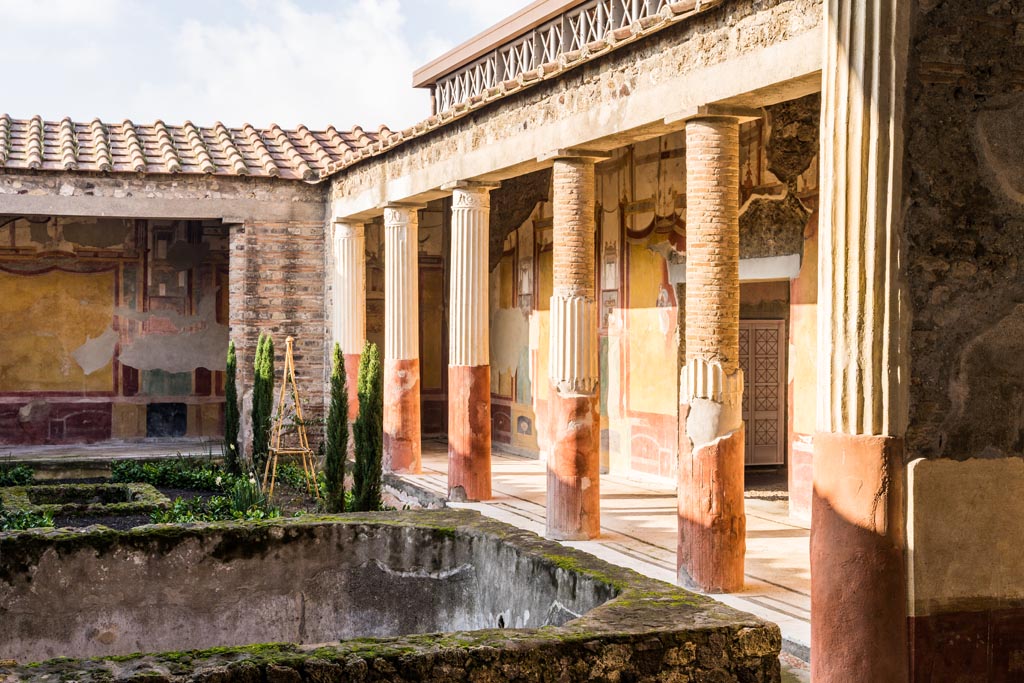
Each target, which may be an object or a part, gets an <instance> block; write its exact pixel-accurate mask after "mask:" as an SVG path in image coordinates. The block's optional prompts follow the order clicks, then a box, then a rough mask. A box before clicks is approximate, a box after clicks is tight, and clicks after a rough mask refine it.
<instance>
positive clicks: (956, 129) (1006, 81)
mask: <svg viewBox="0 0 1024 683" xmlns="http://www.w3.org/2000/svg"><path fill="white" fill-rule="evenodd" d="M923 4H924V5H925V7H923V8H922V9H920V10H919V11H918V16H917V22H918V29H917V34H916V36H915V38H914V42H913V43H912V46H911V60H912V61H911V64H910V76H909V81H910V83H909V93H908V104H907V113H908V121H907V136H908V137H907V156H908V161H909V165H910V167H911V169H912V173H911V174H910V176H909V182H908V186H907V191H908V194H909V200H910V207H909V211H908V213H907V223H906V226H907V236H908V238H909V243H910V246H909V259H908V263H909V267H908V271H909V279H910V283H909V284H910V294H911V299H912V307H913V317H914V319H913V330H912V334H911V359H912V361H911V362H912V382H911V388H910V394H911V416H910V422H911V425H910V430H909V434H908V451H909V453H910V455H912V456H925V457H934V456H941V457H948V458H955V459H965V458H970V457H975V456H1005V455H1021V454H1024V278H1022V277H1021V273H1022V267H1024V153H1022V152H1021V143H1020V133H1021V129H1020V121H1021V120H1022V119H1024V6H1022V4H1021V3H1020V2H1005V1H1002V2H992V1H990V0H974V1H971V2H966V3H965V2H952V1H951V0H946V1H939V2H935V1H933V2H928V3H923Z"/></svg>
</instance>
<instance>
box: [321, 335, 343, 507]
mask: <svg viewBox="0 0 1024 683" xmlns="http://www.w3.org/2000/svg"><path fill="white" fill-rule="evenodd" d="M347 452H348V387H347V386H346V382H345V359H344V357H343V356H342V355H341V347H340V346H339V345H338V344H337V343H335V344H334V352H333V353H332V354H331V403H330V406H329V407H328V410H327V430H326V434H325V442H324V455H325V458H324V473H325V475H326V480H327V501H326V503H327V511H328V512H344V511H345V457H346V455H347Z"/></svg>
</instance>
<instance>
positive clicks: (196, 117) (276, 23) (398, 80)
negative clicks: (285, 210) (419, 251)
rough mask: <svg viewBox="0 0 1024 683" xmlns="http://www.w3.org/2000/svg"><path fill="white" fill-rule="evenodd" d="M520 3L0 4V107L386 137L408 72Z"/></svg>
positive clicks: (70, 0) (413, 93) (75, 0)
mask: <svg viewBox="0 0 1024 683" xmlns="http://www.w3.org/2000/svg"><path fill="white" fill-rule="evenodd" d="M528 1H529V0H0V46H3V54H4V60H3V61H4V68H3V70H2V75H0V113H4V112H6V113H8V114H10V115H11V116H12V117H15V118H29V117H32V116H34V115H36V114H39V115H41V116H42V117H43V118H44V119H46V120H60V119H62V118H64V117H65V116H70V117H71V118H72V119H75V120H85V121H89V120H92V119H93V118H95V117H97V116H98V117H100V118H101V119H102V120H104V121H110V122H120V121H122V120H124V119H126V118H128V119H132V120H133V121H135V122H136V123H150V122H152V121H154V120H156V119H162V120H163V121H164V122H166V123H168V124H172V123H174V124H177V123H182V122H183V121H185V120H190V121H192V122H193V123H195V124H197V125H204V126H205V125H211V124H213V123H214V122H216V121H222V122H223V123H225V124H227V125H229V126H236V125H240V124H241V123H243V122H244V123H252V124H253V125H255V126H257V127H263V126H266V125H268V124H270V123H277V124H279V125H281V126H283V127H286V128H289V127H294V126H296V125H297V124H299V123H304V124H306V125H307V126H309V127H310V128H312V129H314V130H316V129H322V128H323V127H325V126H327V125H329V124H333V125H335V126H336V127H338V128H339V129H348V128H351V127H352V126H353V125H356V124H358V125H360V126H362V127H363V128H365V129H368V130H376V129H377V127H378V126H379V125H380V124H382V123H383V124H386V125H387V126H389V127H390V128H392V129H394V130H398V129H401V128H404V127H407V126H409V125H411V124H413V123H416V122H417V121H420V120H422V119H424V118H426V117H427V116H429V114H430V96H429V93H428V91H427V90H423V89H414V88H413V87H412V73H413V71H414V70H415V69H417V68H419V67H421V66H423V65H424V64H426V63H427V62H429V61H430V60H432V59H434V58H435V57H438V56H440V55H441V54H443V53H444V52H446V51H447V50H449V49H451V48H453V47H455V46H456V45H458V44H459V43H461V42H463V41H465V40H466V39H468V38H470V37H472V36H473V35H475V34H476V33H479V32H480V31H482V30H483V29H485V28H487V27H489V26H491V25H493V24H494V23H496V22H498V21H499V20H501V19H502V18H503V17H505V16H507V15H509V14H512V13H513V12H515V11H516V10H518V9H519V8H521V7H523V6H525V5H526V4H527V2H528Z"/></svg>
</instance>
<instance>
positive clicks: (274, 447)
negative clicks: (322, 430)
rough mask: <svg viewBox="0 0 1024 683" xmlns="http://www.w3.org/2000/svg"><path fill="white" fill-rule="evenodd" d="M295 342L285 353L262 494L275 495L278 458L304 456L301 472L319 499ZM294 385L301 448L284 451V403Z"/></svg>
mask: <svg viewBox="0 0 1024 683" xmlns="http://www.w3.org/2000/svg"><path fill="white" fill-rule="evenodd" d="M293 342H294V340H293V339H292V338H291V337H288V338H287V339H285V345H286V346H285V352H284V378H283V379H282V380H281V395H280V396H279V397H278V401H277V419H276V420H275V422H274V432H273V436H272V438H271V440H270V452H269V457H268V458H267V466H266V467H265V468H263V486H262V490H263V491H266V492H267V496H268V497H270V496H273V495H274V482H275V480H276V479H277V459H278V456H279V455H301V456H302V472H303V474H304V475H305V477H306V491H307V492H309V493H312V494H313V495H314V496H316V498H317V500H319V499H320V487H319V486H317V481H316V460H315V458H314V457H313V450H312V449H311V448H310V447H309V437H308V436H307V435H306V422H305V420H304V419H303V418H302V401H301V400H300V399H299V385H298V384H297V383H296V381H295V356H294V354H293V352H292V344H293ZM289 385H291V389H292V398H293V402H294V403H295V420H294V422H295V431H296V433H297V435H298V437H299V445H298V446H296V447H295V448H282V447H281V437H282V436H283V435H284V431H285V425H284V413H285V411H284V402H285V396H286V392H287V390H288V386H289ZM268 476H269V477H270V488H269V489H267V477H268Z"/></svg>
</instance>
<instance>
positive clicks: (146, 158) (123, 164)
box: [0, 114, 391, 181]
mask: <svg viewBox="0 0 1024 683" xmlns="http://www.w3.org/2000/svg"><path fill="white" fill-rule="evenodd" d="M390 134H391V131H390V130H388V128H387V127H385V126H381V127H380V129H379V131H378V132H377V133H367V132H366V131H364V130H363V129H362V128H360V127H359V126H356V127H354V128H353V130H352V131H351V132H349V131H338V129H337V128H335V127H334V126H330V127H328V128H327V130H324V131H315V130H311V129H309V128H308V127H307V126H301V125H300V126H298V127H296V128H295V129H294V130H286V129H283V128H281V127H280V126H278V125H276V124H275V125H272V126H270V127H269V128H255V127H254V126H252V125H250V124H244V125H242V126H241V127H238V128H228V127H227V126H225V125H224V124H223V123H220V122H219V121H218V122H217V123H215V124H214V125H213V126H212V127H202V126H197V125H195V124H193V123H192V122H190V121H186V122H185V123H183V124H181V125H180V126H173V125H168V124H165V123H164V122H163V121H159V120H158V121H155V122H154V123H152V124H148V125H143V124H135V123H132V122H131V121H129V120H127V119H126V120H124V121H122V122H121V123H104V122H103V121H100V120H99V119H93V120H92V121H89V122H75V121H72V120H71V119H70V118H65V119H63V120H61V121H59V122H52V121H44V120H43V119H42V117H39V116H35V117H33V118H31V119H12V118H11V117H10V116H8V115H7V114H0V172H2V171H3V170H4V169H11V170H25V169H31V170H42V171H86V172H111V173H154V174H156V173H186V174H187V173H195V174H211V175H230V176H245V175H248V176H258V177H279V178H285V179H290V180H308V181H309V180H316V179H318V178H320V177H323V176H324V175H325V171H326V170H327V169H328V168H330V167H332V166H337V165H339V164H341V163H344V161H345V160H347V159H355V158H358V157H359V154H360V153H361V152H362V151H363V150H364V149H366V148H369V147H370V146H372V145H374V144H375V143H376V142H377V141H378V139H380V137H381V136H388V135H390Z"/></svg>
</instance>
